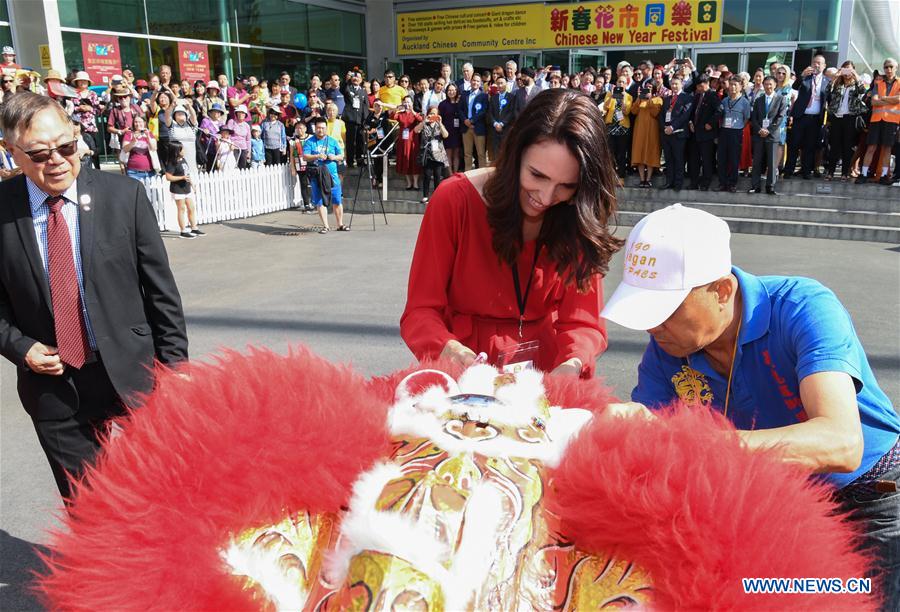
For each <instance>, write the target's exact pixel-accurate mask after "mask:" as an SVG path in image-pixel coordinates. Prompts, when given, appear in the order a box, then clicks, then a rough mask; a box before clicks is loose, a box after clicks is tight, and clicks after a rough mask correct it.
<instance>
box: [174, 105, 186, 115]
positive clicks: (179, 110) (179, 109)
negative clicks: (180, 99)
mask: <svg viewBox="0 0 900 612" xmlns="http://www.w3.org/2000/svg"><path fill="white" fill-rule="evenodd" d="M175 113H184V114H185V115H187V114H188V112H187V109H185V108H184V106H182V105H181V104H176V105H175V108H174V109H172V116H173V117H174V116H175Z"/></svg>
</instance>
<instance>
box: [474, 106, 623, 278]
mask: <svg viewBox="0 0 900 612" xmlns="http://www.w3.org/2000/svg"><path fill="white" fill-rule="evenodd" d="M543 141H550V142H559V143H561V144H564V145H565V146H567V147H568V148H569V151H571V153H572V155H573V156H574V157H575V159H577V160H578V164H579V166H580V168H581V170H580V175H579V180H578V188H577V189H576V191H575V194H574V195H573V196H572V198H571V199H570V200H569V201H568V202H561V203H560V204H557V205H556V206H551V207H550V208H549V209H548V210H547V212H545V213H544V222H543V224H542V225H541V233H540V236H539V240H540V243H541V244H542V245H544V247H546V249H547V253H548V254H549V256H550V258H551V259H552V260H553V261H555V262H556V264H557V271H558V272H559V274H560V276H561V277H562V278H563V281H564V282H565V283H566V284H569V283H573V282H574V283H575V284H576V285H577V287H578V289H579V290H581V291H586V290H587V288H588V285H589V280H590V277H591V276H593V275H594V274H598V273H599V274H606V272H607V271H608V270H609V260H610V259H611V258H612V256H613V254H614V253H615V252H616V251H618V250H619V249H621V248H622V245H623V244H624V243H625V241H624V240H621V239H619V238H615V237H614V236H612V234H611V232H610V229H609V222H610V219H612V218H613V216H614V215H615V212H616V183H617V181H618V178H617V177H616V173H615V166H614V163H613V157H612V155H611V153H610V150H609V145H608V143H607V140H606V132H605V127H604V122H603V117H602V116H601V114H600V110H599V109H598V108H597V105H596V104H594V102H593V101H592V100H591V99H590V97H589V96H587V95H585V94H583V93H581V92H578V91H575V90H572V89H564V88H560V89H548V90H545V91H542V92H541V93H539V94H538V95H537V96H535V97H534V99H532V100H531V101H530V102H529V103H528V106H526V107H525V110H524V111H523V112H522V114H521V115H519V117H518V118H517V119H516V120H515V122H514V123H513V124H512V126H511V127H510V130H509V132H508V133H507V134H506V135H505V136H504V137H503V143H502V145H501V148H500V153H499V155H498V156H497V160H496V162H495V164H494V166H495V170H494V172H493V174H492V175H491V177H490V178H489V179H488V180H487V182H486V183H485V186H484V190H483V193H484V199H485V201H486V202H487V217H488V224H489V225H490V227H491V230H492V232H493V241H492V245H493V248H494V252H495V253H497V256H498V257H499V258H500V261H502V262H504V263H506V264H509V265H511V266H512V265H515V262H516V259H517V258H518V256H519V253H520V252H521V251H522V243H523V240H522V217H523V213H522V207H521V205H520V202H519V170H520V168H521V166H522V154H523V153H524V152H525V150H526V149H527V148H528V147H530V146H532V145H534V144H538V143H540V142H543Z"/></svg>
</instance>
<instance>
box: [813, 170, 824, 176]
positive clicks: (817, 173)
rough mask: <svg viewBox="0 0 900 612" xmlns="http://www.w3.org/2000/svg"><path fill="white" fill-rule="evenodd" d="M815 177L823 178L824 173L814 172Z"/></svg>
mask: <svg viewBox="0 0 900 612" xmlns="http://www.w3.org/2000/svg"><path fill="white" fill-rule="evenodd" d="M813 176H814V177H816V178H822V173H821V172H819V171H818V170H816V171H815V172H813Z"/></svg>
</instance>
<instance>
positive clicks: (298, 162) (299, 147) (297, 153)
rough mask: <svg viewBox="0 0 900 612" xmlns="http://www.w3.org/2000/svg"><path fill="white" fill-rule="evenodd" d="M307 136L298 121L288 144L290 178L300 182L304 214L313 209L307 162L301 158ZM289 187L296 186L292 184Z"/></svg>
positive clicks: (301, 123)
mask: <svg viewBox="0 0 900 612" xmlns="http://www.w3.org/2000/svg"><path fill="white" fill-rule="evenodd" d="M307 138H309V135H308V134H307V133H306V124H305V123H303V122H302V121H298V122H297V123H296V124H295V125H294V137H293V138H291V141H290V142H289V143H288V151H289V155H290V165H291V176H293V177H296V179H295V181H299V182H300V198H301V200H302V201H301V203H300V210H302V211H303V212H304V213H308V212H312V211H314V210H315V207H313V205H312V201H311V194H310V187H309V174H307V162H306V159H304V157H303V143H304V142H306V139H307ZM291 185H292V186H293V185H296V182H292V183H291Z"/></svg>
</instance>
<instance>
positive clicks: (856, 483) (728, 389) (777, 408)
mask: <svg viewBox="0 0 900 612" xmlns="http://www.w3.org/2000/svg"><path fill="white" fill-rule="evenodd" d="M730 237H731V233H730V232H729V230H728V225H727V224H726V223H725V221H723V220H721V219H719V218H717V217H715V216H713V215H711V214H709V213H706V212H704V211H701V210H697V209H692V208H687V207H683V206H681V205H680V204H675V205H672V206H669V207H667V208H664V209H662V210H658V211H656V212H653V213H651V214H649V215H647V216H646V217H644V219H642V220H641V221H640V222H639V223H638V224H637V225H636V226H635V227H634V229H633V230H632V231H631V234H630V236H629V238H628V242H627V245H626V251H625V274H624V277H623V281H622V283H621V284H620V285H619V287H618V288H617V289H616V291H615V293H614V294H613V296H612V297H611V298H610V300H609V301H608V302H607V305H606V307H605V308H604V310H603V313H602V315H603V316H604V317H605V318H607V319H609V320H610V321H614V322H616V323H618V324H620V325H623V326H625V327H628V328H631V329H641V330H646V331H647V332H648V333H649V334H650V336H651V338H650V343H649V344H648V346H647V349H646V351H645V352H644V356H643V359H642V360H641V364H640V366H639V368H638V384H637V387H635V389H634V391H632V394H631V397H632V400H633V401H634V402H637V403H639V404H643V405H644V406H647V407H649V408H651V409H655V408H659V407H662V406H665V405H667V404H670V403H671V402H673V401H675V400H678V399H681V400H683V401H686V402H689V403H700V404H703V405H707V406H710V407H712V408H713V409H715V410H718V411H720V412H722V413H724V414H725V416H726V417H727V418H728V419H729V420H730V421H731V422H732V423H734V425H735V427H736V428H737V429H738V430H740V436H741V438H742V439H743V440H744V442H745V444H746V445H747V446H748V447H749V448H767V447H772V446H776V445H778V446H780V447H781V448H782V449H783V452H784V458H785V460H786V461H789V462H791V463H796V464H798V465H801V466H803V467H804V468H806V469H808V470H809V471H810V473H815V474H821V476H820V478H823V479H825V480H826V481H827V482H829V483H830V484H832V485H833V486H834V487H835V489H836V493H835V496H836V499H837V501H839V502H840V503H841V504H842V507H843V508H844V509H845V510H847V511H848V512H850V515H851V517H853V518H854V519H856V520H859V521H860V522H861V523H863V524H864V526H863V530H864V532H865V534H866V536H867V537H868V539H869V541H870V544H871V545H872V546H873V548H875V549H876V550H877V552H878V554H880V555H881V560H880V562H879V563H877V566H878V569H880V570H882V571H883V572H884V576H883V581H882V583H881V584H882V585H883V586H882V591H881V595H882V596H883V597H884V599H885V604H884V605H885V609H889V610H894V609H897V608H898V606H900V492H898V480H900V444H898V436H900V417H898V415H897V412H896V411H895V409H894V407H893V406H892V404H891V401H890V400H889V399H888V398H887V396H886V395H885V394H884V392H883V391H882V390H881V389H880V388H879V387H878V383H877V382H876V381H875V377H874V375H873V373H872V369H871V368H870V367H869V362H868V360H867V358H866V354H865V351H864V350H863V347H862V345H861V344H860V342H859V338H858V337H857V335H856V331H855V330H854V328H853V323H852V321H851V320H850V315H849V314H848V313H847V311H846V310H845V309H844V307H843V306H842V305H841V303H840V301H839V300H838V299H837V297H836V296H835V295H834V293H832V292H831V291H830V290H829V289H828V288H826V287H825V286H823V285H822V284H821V283H819V282H817V281H814V280H811V279H807V278H800V277H787V276H760V277H757V276H753V275H752V274H748V273H746V272H744V271H743V270H741V269H740V268H738V267H736V266H732V265H731V248H730V245H729V241H730ZM637 408H638V409H640V408H641V407H640V406H637Z"/></svg>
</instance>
